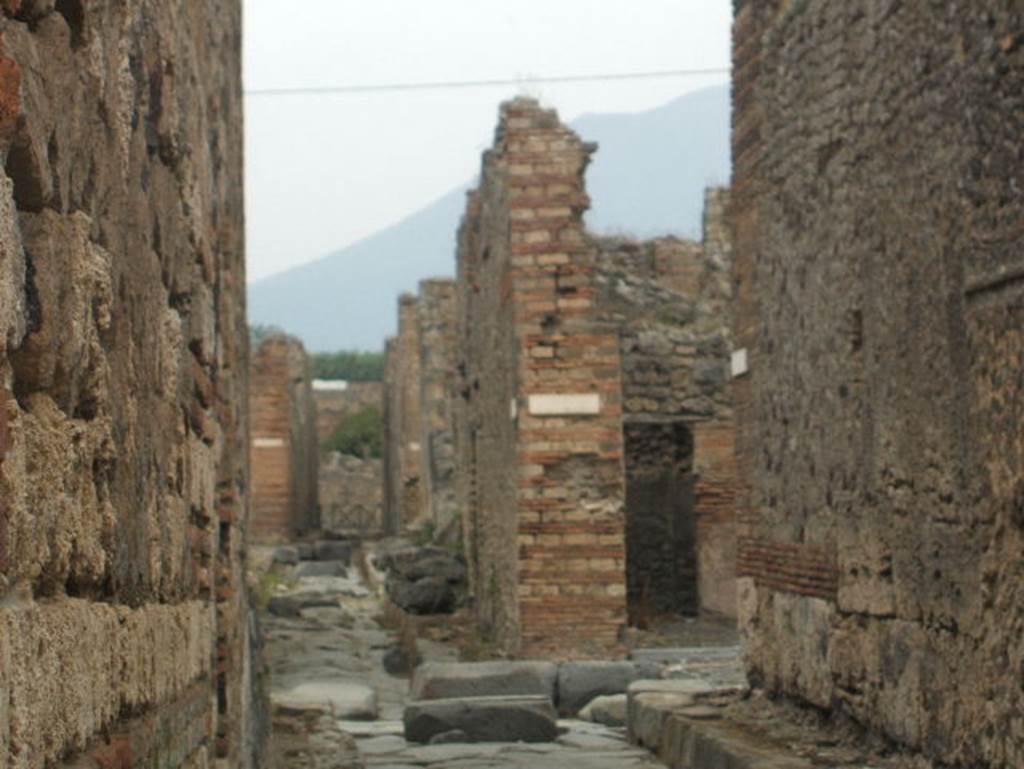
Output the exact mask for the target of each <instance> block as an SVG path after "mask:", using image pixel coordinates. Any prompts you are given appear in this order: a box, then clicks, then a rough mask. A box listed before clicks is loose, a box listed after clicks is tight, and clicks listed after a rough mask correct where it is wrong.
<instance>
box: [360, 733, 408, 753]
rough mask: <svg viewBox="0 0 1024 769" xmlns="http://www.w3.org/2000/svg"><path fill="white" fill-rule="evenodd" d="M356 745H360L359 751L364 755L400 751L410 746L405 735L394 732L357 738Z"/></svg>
mask: <svg viewBox="0 0 1024 769" xmlns="http://www.w3.org/2000/svg"><path fill="white" fill-rule="evenodd" d="M356 745H357V746H359V752H360V753H362V754H363V755H364V756H377V755H382V754H391V753H398V752H400V751H403V750H405V749H406V748H407V747H409V744H408V743H407V742H406V741H405V738H404V737H400V736H398V735H393V734H383V735H380V736H378V737H370V738H369V739H364V740H356Z"/></svg>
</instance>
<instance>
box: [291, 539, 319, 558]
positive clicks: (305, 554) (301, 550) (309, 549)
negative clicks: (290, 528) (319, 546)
mask: <svg viewBox="0 0 1024 769" xmlns="http://www.w3.org/2000/svg"><path fill="white" fill-rule="evenodd" d="M292 547H294V548H295V550H296V552H298V554H299V560H300V561H312V560H313V558H314V556H315V553H314V552H313V545H312V544H311V543H309V542H296V543H295V544H294V545H293V546H292Z"/></svg>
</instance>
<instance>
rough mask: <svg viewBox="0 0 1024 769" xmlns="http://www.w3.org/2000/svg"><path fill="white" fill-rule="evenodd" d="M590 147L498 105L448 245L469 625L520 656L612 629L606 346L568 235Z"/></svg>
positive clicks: (610, 633) (539, 117) (596, 643)
mask: <svg viewBox="0 0 1024 769" xmlns="http://www.w3.org/2000/svg"><path fill="white" fill-rule="evenodd" d="M593 149H594V147H593V146H591V145H586V144H584V143H583V142H582V141H580V139H579V137H577V136H576V135H575V134H574V133H573V132H572V131H570V130H569V129H567V128H565V127H564V126H562V125H561V123H560V122H559V121H558V117H557V115H556V114H555V113H554V112H552V111H547V110H543V109H541V108H540V107H539V106H538V105H537V103H536V102H534V101H532V100H528V99H518V100H516V101H514V102H510V103H508V104H505V105H503V107H502V111H501V118H500V123H499V126H498V129H497V132H496V136H495V143H494V147H493V148H492V149H491V150H490V151H488V152H487V153H485V155H484V161H483V168H482V174H481V183H480V187H479V189H478V190H477V191H476V192H475V193H474V194H473V195H472V196H471V197H470V200H469V203H468V206H467V212H466V216H465V218H464V221H463V224H462V230H461V233H460V238H459V242H460V248H459V254H458V265H459V272H458V282H459V286H458V293H459V323H460V326H459V343H458V347H457V349H458V352H459V354H460V356H461V358H460V361H459V364H458V370H459V372H460V377H461V381H460V383H459V391H460V398H461V401H462V402H461V405H460V406H459V409H460V412H461V413H460V415H459V417H458V419H457V423H458V424H459V431H460V435H459V437H458V440H457V445H458V447H459V448H458V450H459V452H460V462H459V464H460V467H463V468H469V470H468V472H469V474H470V475H471V476H472V480H471V481H470V483H469V484H468V485H465V484H464V485H460V488H461V489H462V493H467V490H468V491H469V493H467V496H466V497H465V498H464V499H460V500H459V501H460V507H462V508H463V510H464V515H465V516H466V520H467V521H468V522H469V523H468V527H469V529H470V530H469V531H468V532H467V541H468V543H469V546H470V548H471V549H472V550H473V554H472V555H471V562H472V564H473V570H474V571H475V576H474V586H475V590H476V600H477V607H478V612H479V615H480V619H481V623H482V624H483V626H484V627H485V629H488V630H490V631H491V632H492V633H493V635H494V638H495V639H496V640H497V641H498V643H499V644H500V645H502V646H504V647H506V648H509V649H512V650H515V651H520V652H522V653H544V652H550V651H553V650H555V649H557V648H558V647H559V646H564V645H571V644H577V645H585V644H590V645H591V646H592V648H593V649H594V650H597V649H601V648H604V649H607V648H608V647H610V646H612V645H614V643H615V642H616V639H617V635H618V631H619V629H620V627H621V626H622V625H623V624H624V622H625V620H626V605H625V604H626V586H625V541H624V536H625V525H624V519H623V497H624V473H623V458H622V429H621V419H622V398H621V379H620V360H619V343H618V335H617V333H616V331H615V329H614V328H610V327H608V326H607V325H606V324H604V323H602V322H601V321H600V319H599V318H598V316H597V311H596V307H595V299H596V287H595V268H596V259H595V254H594V250H593V248H592V247H591V245H590V244H589V242H588V241H587V239H586V237H585V234H584V230H583V223H582V214H583V212H584V211H585V210H586V208H587V206H588V205H589V200H588V199H587V196H586V194H585V192H584V188H583V172H584V169H585V168H586V165H587V163H588V161H589V157H590V153H591V152H592V151H593ZM513 542H517V543H518V547H513V546H511V543H513Z"/></svg>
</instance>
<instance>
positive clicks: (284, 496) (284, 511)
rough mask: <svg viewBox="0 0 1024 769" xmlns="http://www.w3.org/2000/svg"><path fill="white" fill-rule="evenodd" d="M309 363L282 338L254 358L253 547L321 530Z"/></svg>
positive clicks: (274, 338) (264, 346) (251, 398)
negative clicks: (255, 544) (316, 529)
mask: <svg viewBox="0 0 1024 769" xmlns="http://www.w3.org/2000/svg"><path fill="white" fill-rule="evenodd" d="M309 372H310V367H309V358H308V357H307V355H306V351H305V349H304V348H303V346H302V343H301V342H300V341H299V340H297V339H295V338H293V337H289V336H286V335H283V334H279V335H275V336H272V337H270V338H268V339H265V340H264V341H263V342H262V343H261V344H260V346H259V347H258V348H257V349H256V350H255V351H254V353H253V356H252V376H251V386H250V387H251V389H250V395H249V402H250V410H251V413H252V441H251V463H252V519H251V522H250V533H251V536H252V539H253V540H254V541H257V542H276V541H282V540H288V539H291V538H292V537H294V536H295V535H296V533H298V532H301V531H306V530H310V529H315V528H317V527H318V526H319V516H318V513H317V504H318V501H317V498H318V468H319V456H320V452H319V444H318V441H317V435H316V406H315V404H314V402H313V389H312V384H311V379H310V373H309Z"/></svg>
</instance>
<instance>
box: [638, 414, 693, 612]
mask: <svg viewBox="0 0 1024 769" xmlns="http://www.w3.org/2000/svg"><path fill="white" fill-rule="evenodd" d="M623 431H624V437H625V450H626V594H627V607H628V610H629V624H630V625H631V626H633V627H640V628H643V627H646V626H647V624H648V622H649V621H650V620H651V619H653V618H654V617H655V616H657V615H665V614H676V615H679V614H685V615H696V614H697V612H698V609H699V606H700V602H699V596H698V594H697V553H696V544H697V535H696V529H697V524H696V515H695V512H694V485H695V480H696V479H695V476H694V473H693V433H692V431H691V430H690V428H689V426H688V425H687V424H686V423H685V422H653V423H652V422H634V423H627V424H625V425H624V428H623Z"/></svg>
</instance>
